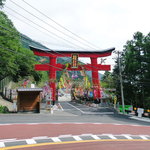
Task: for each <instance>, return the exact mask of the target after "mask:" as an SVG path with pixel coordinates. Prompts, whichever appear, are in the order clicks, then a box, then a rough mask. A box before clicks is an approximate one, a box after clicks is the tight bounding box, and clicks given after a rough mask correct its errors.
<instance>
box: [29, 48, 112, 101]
mask: <svg viewBox="0 0 150 150" xmlns="http://www.w3.org/2000/svg"><path fill="white" fill-rule="evenodd" d="M30 49H31V50H32V51H33V52H34V54H35V55H37V56H46V57H49V64H36V65H35V70H37V71H49V79H50V83H49V85H50V88H51V89H52V100H53V101H55V100H56V92H55V91H56V83H55V82H54V80H56V71H61V70H63V69H65V67H66V66H65V65H63V64H57V58H58V57H71V55H72V54H78V56H79V57H90V59H91V64H86V65H79V66H78V68H71V66H69V67H68V68H67V70H72V71H78V70H82V67H84V69H85V70H87V71H92V82H93V87H94V88H95V89H97V95H94V98H101V94H100V80H99V74H98V71H100V70H105V71H108V70H110V68H111V66H110V65H102V64H98V63H97V59H98V58H99V57H107V56H110V55H111V54H112V51H113V50H115V48H110V49H107V50H104V51H100V50H97V51H67V50H66V51H58V50H57V51H52V50H49V49H39V48H35V47H32V46H30Z"/></svg>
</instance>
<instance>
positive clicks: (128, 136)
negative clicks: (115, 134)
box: [122, 134, 133, 140]
mask: <svg viewBox="0 0 150 150" xmlns="http://www.w3.org/2000/svg"><path fill="white" fill-rule="evenodd" d="M122 135H123V136H124V137H125V138H127V139H128V140H132V139H133V138H132V137H131V135H129V134H122Z"/></svg>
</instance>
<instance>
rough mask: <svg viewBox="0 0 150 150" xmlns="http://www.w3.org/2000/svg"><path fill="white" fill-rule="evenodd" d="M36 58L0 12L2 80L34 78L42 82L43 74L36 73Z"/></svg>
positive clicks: (0, 77) (0, 71)
mask: <svg viewBox="0 0 150 150" xmlns="http://www.w3.org/2000/svg"><path fill="white" fill-rule="evenodd" d="M36 63H37V62H36V60H35V56H34V54H33V52H32V51H30V50H29V49H26V48H23V46H22V43H21V38H20V34H19V32H18V31H17V30H16V29H15V27H14V26H13V23H12V22H11V20H9V19H8V17H7V15H5V14H4V13H3V12H2V11H0V79H3V78H5V77H6V76H9V77H12V79H13V80H14V81H15V82H17V81H18V80H19V79H21V78H24V77H27V76H33V77H34V78H35V80H36V81H40V80H41V73H40V72H35V71H34V64H36Z"/></svg>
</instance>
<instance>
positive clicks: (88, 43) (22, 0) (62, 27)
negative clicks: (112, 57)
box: [22, 0, 100, 49]
mask: <svg viewBox="0 0 150 150" xmlns="http://www.w3.org/2000/svg"><path fill="white" fill-rule="evenodd" d="M22 1H23V2H24V3H26V4H27V5H28V6H30V7H31V8H33V9H34V10H36V11H37V12H39V13H40V14H42V15H43V16H45V17H46V18H48V19H50V20H51V21H52V22H54V23H55V24H57V25H58V26H59V27H61V28H63V29H64V30H66V31H68V32H70V33H71V34H72V35H74V36H76V37H78V38H79V39H81V40H83V41H85V42H87V43H88V44H90V45H92V46H94V47H95V48H98V47H97V46H95V45H94V44H93V43H91V42H89V41H87V40H86V39H84V38H82V37H80V36H79V35H77V34H75V33H73V32H72V31H70V30H69V29H67V28H66V27H64V26H62V25H61V24H59V23H58V22H56V21H55V20H53V19H52V18H50V17H49V16H47V15H45V14H44V13H42V12H41V11H40V10H38V9H37V8H35V7H33V6H32V5H30V4H29V3H27V2H26V1H24V0H22ZM98 49H100V48H98Z"/></svg>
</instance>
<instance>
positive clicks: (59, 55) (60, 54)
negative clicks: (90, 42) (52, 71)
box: [33, 50, 111, 58]
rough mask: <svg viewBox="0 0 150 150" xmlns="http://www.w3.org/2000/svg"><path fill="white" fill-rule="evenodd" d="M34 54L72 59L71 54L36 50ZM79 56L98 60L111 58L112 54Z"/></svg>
mask: <svg viewBox="0 0 150 150" xmlns="http://www.w3.org/2000/svg"><path fill="white" fill-rule="evenodd" d="M33 52H34V54H35V55H37V56H47V57H71V55H72V54H71V53H65V54H63V53H56V52H53V51H51V52H44V51H43V52H40V51H36V50H34V51H33ZM78 55H79V57H95V58H97V57H107V56H110V55H111V52H106V53H103V54H96V53H92V54H91V53H89V54H88V53H86V54H85V53H80V54H78Z"/></svg>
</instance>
